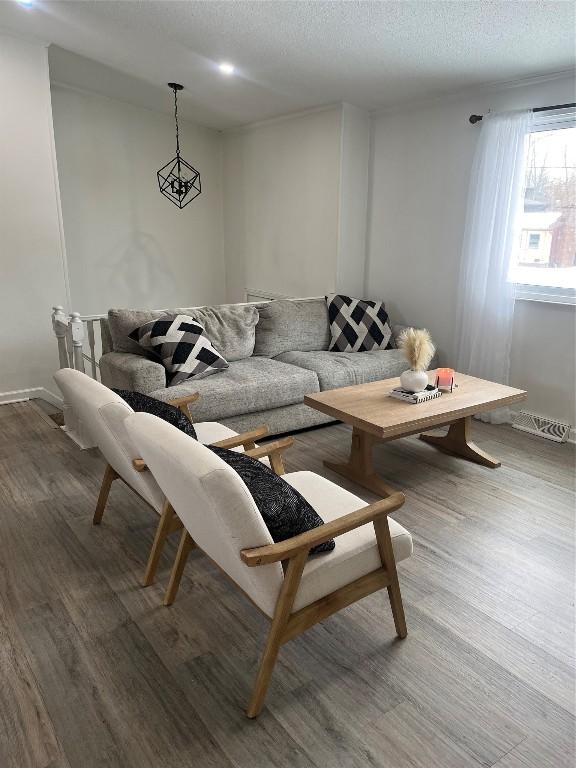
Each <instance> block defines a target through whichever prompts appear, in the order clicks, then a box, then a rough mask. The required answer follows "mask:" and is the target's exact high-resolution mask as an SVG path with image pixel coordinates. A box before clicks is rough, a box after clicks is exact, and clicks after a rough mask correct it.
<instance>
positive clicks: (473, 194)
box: [456, 111, 532, 423]
mask: <svg viewBox="0 0 576 768" xmlns="http://www.w3.org/2000/svg"><path fill="white" fill-rule="evenodd" d="M531 124H532V112H531V111H521V112H501V113H495V114H488V115H485V116H484V119H483V120H482V128H481V131H480V137H479V140H478V146H477V149H476V154H475V157H474V163H473V166H472V174H471V177H470V189H469V193H468V209H467V212H466V227H465V231H464V243H463V252H462V263H461V268H460V281H459V288H458V329H459V336H458V346H457V357H456V367H457V370H459V371H462V372H463V373H469V374H470V375H472V376H479V377H480V378H483V379H490V380H492V381H497V382H499V383H501V384H507V383H508V373H509V368H510V343H511V338H512V321H513V316H514V286H513V285H512V284H511V283H509V282H508V279H507V278H508V270H509V266H510V257H511V255H512V250H513V248H514V244H515V238H516V233H517V229H516V225H517V221H518V218H517V217H518V214H519V213H520V211H521V210H522V197H523V194H522V193H523V186H524V176H525V165H526V146H527V143H526V142H527V137H528V133H529V132H530V127H531ZM482 418H483V420H485V421H491V422H492V423H502V422H505V421H509V420H510V412H509V409H507V408H501V409H499V410H498V411H492V412H491V413H489V414H485V415H484V416H483V417H482Z"/></svg>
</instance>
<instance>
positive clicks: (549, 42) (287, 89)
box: [0, 0, 575, 128]
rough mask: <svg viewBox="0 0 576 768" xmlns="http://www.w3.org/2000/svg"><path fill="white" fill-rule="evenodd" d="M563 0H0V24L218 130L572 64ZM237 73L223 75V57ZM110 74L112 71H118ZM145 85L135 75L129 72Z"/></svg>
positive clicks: (66, 68)
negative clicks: (178, 86)
mask: <svg viewBox="0 0 576 768" xmlns="http://www.w3.org/2000/svg"><path fill="white" fill-rule="evenodd" d="M574 14H575V5H574V4H573V3H572V2H571V0H566V1H564V0H557V1H555V2H551V1H546V2H540V1H538V0H503V1H499V2H490V1H486V0H474V1H473V2H466V1H464V0H462V1H460V0H456V1H454V2H442V1H440V0H427V1H424V2H422V1H421V2H410V1H403V2H387V1H385V2H354V1H349V2H337V1H334V2H307V1H306V0H300V1H298V2H293V1H292V0H285V1H283V2H274V1H271V0H268V1H266V2H248V1H244V0H238V1H237V2H220V0H210V1H209V2H195V1H192V0H190V1H188V2H186V1H184V2H172V0H148V1H147V2H146V1H145V2H142V1H139V0H138V1H135V2H126V1H124V2H122V1H119V2H109V1H108V0H98V1H97V2H93V1H92V0H83V1H82V2H51V1H48V0H45V1H44V2H43V1H42V0H37V1H36V2H35V4H34V7H33V8H31V9H26V8H23V7H21V6H20V5H18V4H17V3H16V2H13V1H11V0H4V2H0V27H4V28H5V29H8V30H13V31H17V32H19V33H21V34H25V35H29V36H35V37H38V38H40V39H43V40H45V41H47V42H50V43H54V44H56V45H57V46H59V47H60V48H64V49H66V50H68V51H72V52H74V53H76V54H81V55H82V56H84V57H87V58H88V59H93V60H95V61H97V62H100V63H101V64H105V65H107V67H110V68H112V70H106V69H105V68H100V69H99V70H98V71H97V70H96V69H95V68H94V67H93V66H92V67H91V65H90V62H82V60H78V59H77V58H76V57H70V56H67V55H66V53H65V52H63V51H60V52H58V51H56V52H55V53H54V55H53V56H52V58H51V65H52V67H53V73H54V77H55V79H58V80H62V81H64V82H69V83H71V84H75V85H80V86H81V85H84V86H85V87H92V88H93V89H95V90H103V91H105V92H111V95H115V96H117V97H120V98H127V99H130V100H134V95H136V97H135V100H136V101H139V102H141V103H147V102H149V106H156V107H158V106H160V107H161V108H166V107H169V104H170V92H168V93H167V94H166V93H165V91H167V89H164V90H161V87H162V86H163V84H164V83H166V82H167V81H168V80H176V81H180V82H182V83H183V84H184V86H185V87H186V92H185V94H183V100H182V108H183V110H182V111H183V112H184V114H185V115H186V116H187V117H190V118H193V119H196V120H197V121H198V122H201V123H204V124H206V125H210V126H213V127H216V128H226V127H229V126H234V125H240V124H243V123H248V122H253V121H256V120H262V119H265V118H269V117H273V116H276V115H280V114H284V113H287V112H292V111H294V110H300V109H306V108H309V107H314V106H319V105H323V104H330V103H333V102H337V101H348V102H350V103H352V104H356V105H358V106H361V107H365V108H367V109H371V110H373V109H378V108H381V107H386V106H392V105H396V104H401V103H403V102H409V101H413V100H415V99H419V98H429V97H432V96H436V95H441V94H443V93H449V92H453V91H456V90H460V89H463V88H467V87H472V86H474V85H479V84H482V83H487V82H493V81H497V80H508V79H515V78H522V77H529V76H532V75H540V74H547V73H551V72H557V71H561V70H566V69H569V68H571V67H573V66H574V63H575V51H574V21H575V19H574ZM223 60H226V61H230V62H233V63H234V64H235V65H236V67H237V69H238V74H237V76H234V77H228V78H226V77H224V76H222V75H221V73H220V72H219V71H218V68H217V64H218V63H219V62H220V61H223ZM113 70H119V71H120V72H121V73H122V75H120V74H119V75H117V76H115V73H114V71H113ZM134 78H138V80H140V81H143V82H140V83H138V82H137V81H135V80H134Z"/></svg>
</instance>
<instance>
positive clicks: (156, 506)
mask: <svg viewBox="0 0 576 768" xmlns="http://www.w3.org/2000/svg"><path fill="white" fill-rule="evenodd" d="M54 380H55V381H56V383H57V384H58V387H59V388H60V390H61V391H62V394H63V395H64V399H65V400H66V402H68V403H70V405H71V406H72V407H73V408H74V411H75V413H77V414H78V417H79V418H80V419H81V421H82V423H83V425H84V426H85V428H86V429H87V430H88V432H89V433H90V435H91V436H92V438H93V440H94V442H95V443H96V445H97V446H98V448H99V449H100V452H101V453H102V455H103V456H104V459H105V460H106V468H105V470H104V477H103V479H102V484H101V486H100V492H99V495H98V501H97V503H96V509H95V511H94V516H93V519H92V522H93V524H94V525H99V524H100V522H101V521H102V517H103V515H104V510H105V508H106V503H107V501H108V496H109V494H110V489H111V486H112V483H113V482H114V481H115V480H123V481H124V482H125V483H126V485H127V486H128V487H129V488H131V489H132V490H133V491H135V493H137V494H138V495H139V496H140V498H142V499H143V500H144V501H145V502H146V503H147V504H148V505H149V506H151V507H152V509H153V510H154V511H155V512H157V513H158V515H159V516H160V520H159V521H158V527H157V529H156V534H155V537H154V543H153V545H152V549H151V551H150V555H149V557H148V563H147V565H146V572H145V575H144V586H148V585H150V584H152V583H153V581H154V577H155V574H156V569H157V566H158V561H159V559H160V555H161V553H162V549H163V546H164V542H165V540H166V538H167V537H168V536H169V535H170V534H171V533H174V532H175V531H178V530H181V529H182V523H181V522H180V520H179V519H178V517H177V516H176V515H175V514H174V510H173V509H172V506H171V505H170V503H169V502H167V501H166V498H165V496H164V494H163V492H162V490H161V489H160V487H159V486H158V484H157V483H156V481H155V479H154V477H153V476H152V475H151V474H150V473H149V472H143V471H142V470H143V469H145V466H144V463H143V462H142V461H140V460H139V453H138V450H137V449H136V447H135V446H134V444H133V442H132V440H131V439H130V436H129V435H128V433H127V431H126V427H125V425H124V421H125V419H126V418H127V417H128V416H130V415H131V414H132V413H134V411H133V410H132V408H130V406H129V405H128V404H127V403H126V402H125V401H124V400H123V399H122V398H121V397H120V396H119V395H117V394H116V393H115V392H113V391H112V390H111V389H109V388H108V387H105V386H104V385H103V384H101V383H100V382H98V381H96V380H95V379H92V378H90V376H87V375H86V374H84V373H81V372H80V371H76V370H74V369H72V368H62V369H61V370H59V371H58V372H57V373H56V374H55V375H54ZM198 397H199V395H198V394H197V393H194V394H192V395H188V396H187V397H182V398H178V399H177V400H174V401H173V402H172V403H171V404H172V405H176V406H177V407H178V408H180V410H182V412H183V413H185V414H186V415H187V416H188V417H189V418H191V416H190V412H189V410H188V406H189V405H190V404H191V403H193V402H195V401H196V400H197V399H198ZM194 428H195V430H196V434H197V436H198V440H199V441H200V442H202V443H204V444H209V443H214V442H216V444H220V443H226V444H227V447H232V446H234V447H239V448H242V447H243V446H248V447H249V448H254V447H255V442H254V441H255V440H257V439H259V438H262V437H265V436H266V435H267V434H268V429H267V427H260V428H259V429H256V430H252V431H251V432H246V433H245V434H243V435H239V434H237V433H236V432H234V430H232V429H230V428H229V427H226V426H224V424H219V423H218V422H215V421H207V422H200V423H198V424H194ZM185 436H186V435H185Z"/></svg>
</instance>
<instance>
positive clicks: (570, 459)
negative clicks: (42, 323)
mask: <svg viewBox="0 0 576 768" xmlns="http://www.w3.org/2000/svg"><path fill="white" fill-rule="evenodd" d="M473 431H474V439H475V440H477V442H478V443H479V444H480V446H481V447H482V448H484V449H485V450H487V451H489V452H490V453H492V454H494V455H495V456H498V457H499V458H500V459H501V460H502V467H501V468H500V469H497V470H489V469H486V468H483V467H480V466H477V465H474V464H469V463H467V462H464V461H462V460H460V459H456V458H452V457H450V456H447V455H444V454H440V453H438V452H436V451H435V450H434V448H432V447H431V446H429V445H426V444H425V443H422V442H421V441H419V440H418V439H417V438H406V439H403V440H398V441H397V442H394V443H389V444H387V445H385V446H379V447H378V448H376V464H377V466H378V468H379V470H380V471H381V472H382V474H383V477H384V479H385V480H387V481H388V482H390V483H392V484H394V485H396V486H398V487H400V488H402V489H403V490H405V492H406V496H407V502H406V504H405V506H404V507H403V508H402V509H401V510H399V511H398V512H397V513H395V515H394V517H395V518H396V519H397V520H398V521H399V522H401V523H402V524H403V525H405V526H406V527H407V528H408V529H409V530H410V531H411V532H412V534H413V536H414V542H415V550H414V556H413V557H412V558H411V559H410V560H409V561H405V562H404V563H402V564H400V566H399V577H400V584H401V588H402V592H403V596H404V604H405V609H406V617H407V622H408V632H409V634H408V638H407V639H406V640H405V641H398V640H397V639H396V638H395V635H394V625H393V621H392V616H391V613H390V610H389V607H388V603H387V598H386V595H385V593H380V594H376V595H373V596H370V597H368V598H366V599H364V600H363V601H361V602H359V603H357V604H356V605H354V606H351V607H350V608H347V609H346V610H344V611H342V612H341V613H339V614H337V615H336V616H334V617H332V618H330V619H328V620H326V621H325V622H324V623H322V624H321V625H319V626H317V627H315V628H313V629H312V630H310V631H309V632H307V633H306V634H305V635H304V636H303V637H301V638H298V639H296V640H294V641H292V642H291V643H288V644H287V645H286V646H284V648H283V649H282V651H281V653H280V659H279V663H278V664H277V666H276V670H275V674H274V677H273V681H272V685H271V688H270V693H269V696H268V699H267V703H266V707H265V709H264V711H263V713H262V715H261V716H260V718H259V719H258V720H256V721H250V720H248V719H247V718H246V717H245V716H244V714H243V712H242V708H243V707H244V706H245V704H246V702H247V700H248V697H249V694H250V691H251V686H252V683H253V680H254V675H255V671H256V668H257V663H258V659H259V654H260V651H261V648H262V645H263V642H264V638H265V634H264V632H265V629H266V627H267V624H266V622H265V621H264V619H263V618H262V617H261V616H260V615H259V613H258V612H257V611H256V609H254V608H253V607H252V606H251V605H250V604H249V603H248V601H247V600H246V599H245V598H244V597H243V596H242V595H241V593H240V592H239V591H238V590H235V589H234V588H233V587H232V586H231V585H230V584H229V583H228V581H227V580H226V579H225V578H224V577H223V576H222V575H221V574H220V573H219V572H218V571H217V569H216V568H215V567H214V566H212V565H211V564H210V562H208V561H207V560H206V558H204V557H203V556H202V555H200V554H199V553H197V552H196V553H192V555H191V556H190V559H189V562H188V566H187V568H186V572H185V576H184V578H183V581H182V587H181V589H180V593H179V596H178V599H177V601H176V603H175V604H174V606H173V607H172V608H164V607H163V606H162V604H161V601H162V595H163V590H164V588H165V586H166V583H167V578H168V572H169V568H170V565H171V559H172V557H173V555H174V552H175V546H174V544H170V546H169V547H168V548H167V552H166V554H165V555H164V557H163V558H162V561H161V566H160V569H159V574H158V579H157V583H156V584H155V585H154V586H152V587H149V588H148V589H143V588H142V587H141V586H140V580H141V578H142V574H143V571H144V565H145V562H146V558H147V555H148V552H149V549H150V545H151V542H152V538H153V535H154V530H155V526H156V523H157V517H156V515H155V514H154V513H153V512H152V511H151V510H149V509H148V508H147V507H145V506H144V505H143V503H142V502H140V501H139V500H138V498H137V497H136V496H135V495H133V494H131V493H130V491H128V489H126V488H125V487H124V486H123V485H122V484H120V483H118V484H116V485H115V487H114V488H113V490H112V494H111V501H110V506H109V508H108V509H107V511H106V514H105V516H104V520H103V523H102V525H101V526H100V527H98V528H95V527H93V526H92V525H91V518H92V513H93V510H94V505H95V502H96V496H97V491H98V487H99V483H100V480H101V476H102V472H103V462H102V460H101V458H100V457H99V455H98V453H97V452H96V451H87V452H81V451H79V450H78V449H77V448H76V447H75V446H74V445H73V444H72V443H71V442H70V441H69V440H68V438H66V436H65V435H64V434H63V433H62V432H61V430H59V429H57V428H54V427H53V426H52V425H51V422H50V421H49V420H47V419H46V418H42V416H41V415H40V414H39V412H38V409H37V406H35V405H34V404H32V403H22V404H15V405H5V406H2V407H0V766H1V767H2V768H92V767H94V768H96V767H98V768H102V767H103V766H106V767H107V768H108V767H109V768H184V767H186V768H187V767H188V766H193V767H194V768H231V767H232V766H233V767H235V768H268V766H270V767H271V768H280V767H284V766H290V768H364V767H366V766H373V767H375V768H376V767H377V768H478V767H479V766H497V768H571V767H572V766H573V765H574V537H573V522H574V446H571V445H556V444H553V443H550V442H547V441H544V440H542V439H540V438H536V437H532V436H529V435H525V434H522V433H519V432H516V431H514V430H512V429H510V428H508V427H494V426H488V425H485V424H479V423H475V424H474V426H473ZM349 441H350V432H349V430H348V428H347V427H345V426H343V425H336V426H330V427H326V428H323V429H318V430H313V431H310V432H307V433H302V434H299V435H297V436H296V444H295V446H294V448H292V449H291V450H290V452H289V453H288V454H287V457H286V464H287V470H288V471H291V470H297V469H312V470H314V471H317V472H320V473H323V474H325V475H326V476H328V477H330V473H329V472H327V471H324V470H323V467H322V459H324V458H326V459H330V460H332V461H341V460H343V459H344V458H345V456H346V454H347V451H348V447H349ZM331 479H334V480H335V481H336V482H339V483H341V484H342V485H345V486H346V487H348V488H350V489H351V490H353V491H354V492H356V493H357V494H358V495H359V496H362V497H363V498H364V499H366V500H367V501H372V500H374V497H373V496H371V495H370V494H369V493H367V492H365V491H362V489H360V488H357V487H355V486H354V485H352V484H351V483H346V481H344V480H343V479H342V478H340V477H336V476H332V477H331ZM176 538H177V537H176Z"/></svg>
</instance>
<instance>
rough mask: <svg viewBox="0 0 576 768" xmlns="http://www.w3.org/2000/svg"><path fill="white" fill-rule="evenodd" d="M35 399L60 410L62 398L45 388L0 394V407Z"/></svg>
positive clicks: (16, 390)
mask: <svg viewBox="0 0 576 768" xmlns="http://www.w3.org/2000/svg"><path fill="white" fill-rule="evenodd" d="M36 398H40V399H41V400H46V402H47V403H50V404H51V405H53V406H55V407H56V408H62V405H63V400H62V398H61V397H58V395H55V394H54V393H53V392H50V390H49V389H46V387H32V388H31V389H15V390H13V391H12V392H0V405H8V403H22V402H23V401H25V400H34V399H36Z"/></svg>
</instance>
